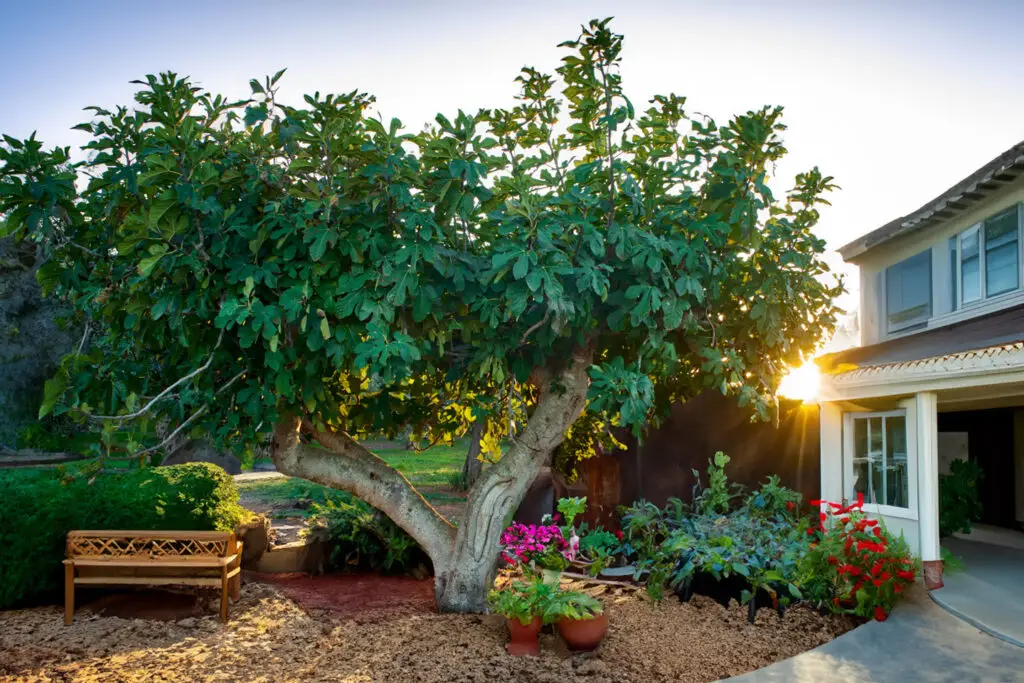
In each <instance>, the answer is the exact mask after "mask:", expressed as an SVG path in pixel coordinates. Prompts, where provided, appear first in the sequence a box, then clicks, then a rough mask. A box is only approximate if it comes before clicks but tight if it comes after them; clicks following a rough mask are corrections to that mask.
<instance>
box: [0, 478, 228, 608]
mask: <svg viewBox="0 0 1024 683" xmlns="http://www.w3.org/2000/svg"><path fill="white" fill-rule="evenodd" d="M246 514H247V513H246V511H245V510H244V508H242V507H241V506H240V505H239V504H238V489H237V488H236V487H235V483H234V481H233V480H232V479H231V477H230V476H229V475H228V474H226V473H225V472H224V470H222V469H220V468H218V467H216V466H215V465H211V464H209V463H189V464H185V465H172V466H170V467H159V468H146V469H142V470H136V471H133V472H129V473H126V474H103V475H97V476H96V477H95V478H94V479H92V480H91V481H90V477H89V476H86V475H83V474H80V475H77V476H76V475H67V474H66V473H65V471H64V470H63V469H60V468H58V469H53V470H8V471H3V470H0V577H3V578H2V580H0V609H6V608H9V607H13V606H18V605H28V604H38V603H40V602H44V601H48V600H56V599H58V598H59V597H60V595H61V591H62V586H63V583H62V581H63V578H62V577H63V565H62V564H61V561H62V560H63V559H64V553H65V541H66V538H67V534H68V532H69V531H72V530H76V529H97V530H102V529H139V530H155V531H159V530H165V531H169V530H183V531H192V530H212V529H219V530H224V531H230V530H233V529H234V528H235V527H236V526H237V525H238V523H239V522H241V521H242V520H243V519H244V518H245V516H246Z"/></svg>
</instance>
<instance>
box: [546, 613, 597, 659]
mask: <svg viewBox="0 0 1024 683" xmlns="http://www.w3.org/2000/svg"><path fill="white" fill-rule="evenodd" d="M556 626H558V633H559V635H561V636H562V640H564V641H565V644H566V645H568V646H569V649H570V650H584V651H587V650H593V649H596V648H597V646H598V645H600V644H601V641H602V640H603V639H604V634H605V633H607V632H608V615H607V614H599V615H597V616H596V617H591V618H590V619H559V620H558V622H557V624H556Z"/></svg>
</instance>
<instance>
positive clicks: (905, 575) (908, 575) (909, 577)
mask: <svg viewBox="0 0 1024 683" xmlns="http://www.w3.org/2000/svg"><path fill="white" fill-rule="evenodd" d="M886 573H888V572H886ZM896 576H898V577H900V578H901V579H903V580H904V581H913V580H914V572H908V571H906V570H905V569H900V570H899V571H897V572H896Z"/></svg>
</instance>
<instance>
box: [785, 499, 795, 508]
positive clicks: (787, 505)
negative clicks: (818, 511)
mask: <svg viewBox="0 0 1024 683" xmlns="http://www.w3.org/2000/svg"><path fill="white" fill-rule="evenodd" d="M795 507H796V505H794V504H793V501H791V500H787V501H786V509H787V510H793V509H794V508H795Z"/></svg>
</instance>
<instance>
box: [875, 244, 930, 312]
mask: <svg viewBox="0 0 1024 683" xmlns="http://www.w3.org/2000/svg"><path fill="white" fill-rule="evenodd" d="M885 314H886V319H887V326H888V331H889V332H898V331H900V330H905V329H908V328H910V327H915V326H917V325H921V324H924V323H927V322H928V318H929V317H931V314H932V252H931V250H930V249H926V250H925V251H922V252H921V253H920V254H917V255H915V256H911V257H910V258H908V259H907V260H905V261H901V262H899V263H897V264H895V265H892V266H889V267H888V268H886V269H885Z"/></svg>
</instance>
